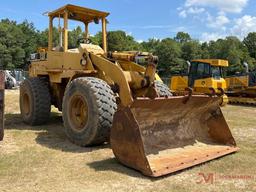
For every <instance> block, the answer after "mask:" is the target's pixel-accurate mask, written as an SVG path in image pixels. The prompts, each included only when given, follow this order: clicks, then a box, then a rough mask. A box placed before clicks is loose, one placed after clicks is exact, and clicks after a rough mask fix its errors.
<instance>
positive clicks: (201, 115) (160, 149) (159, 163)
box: [110, 95, 238, 177]
mask: <svg viewBox="0 0 256 192" xmlns="http://www.w3.org/2000/svg"><path fill="white" fill-rule="evenodd" d="M184 99H185V98H184V97H171V98H168V99H166V98H159V99H155V100H150V99H138V100H135V101H134V103H133V104H132V105H131V106H130V107H126V108H123V109H121V110H119V111H118V112H117V113H116V114H115V116H114V122H113V127H112V129H111V137H110V139H111V147H112V149H113V152H114V154H115V156H116V158H117V159H118V160H119V161H120V162H121V163H123V164H124V165H126V166H128V167H131V168H134V169H136V170H139V171H141V172H142V173H143V174H145V175H148V176H153V177H158V176H161V175H165V174H169V173H172V172H175V171H178V170H182V169H185V168H188V167H191V166H194V165H196V164H199V163H202V162H205V161H209V160H211V159H215V158H218V157H220V156H224V155H226V154H229V153H232V152H235V151H237V150H238V148H237V147H236V143H235V140H234V138H233V137H232V135H231V132H230V130H229V127H228V125H227V123H226V121H225V119H224V117H223V114H222V112H221V109H220V107H219V98H217V97H208V96H202V95H201V96H191V97H190V98H189V100H188V101H187V102H184Z"/></svg>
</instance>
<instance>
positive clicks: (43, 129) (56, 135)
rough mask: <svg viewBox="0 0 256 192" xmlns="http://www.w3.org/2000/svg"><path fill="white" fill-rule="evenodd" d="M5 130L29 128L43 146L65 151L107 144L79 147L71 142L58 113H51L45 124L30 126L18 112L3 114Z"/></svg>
mask: <svg viewBox="0 0 256 192" xmlns="http://www.w3.org/2000/svg"><path fill="white" fill-rule="evenodd" d="M5 129H6V130H21V131H22V130H31V131H35V132H36V135H37V136H36V139H35V141H36V142H37V143H38V144H40V145H43V146H45V147H48V148H51V149H56V150H61V151H65V152H73V153H84V152H91V151H95V150H100V149H104V148H108V147H109V145H108V144H103V145H100V146H93V147H79V146H77V145H75V144H73V143H71V142H70V141H69V140H68V138H67V136H66V134H65V131H64V127H63V122H62V116H61V114H60V113H52V114H51V118H50V120H49V122H48V123H47V124H45V125H40V126H30V125H27V124H25V123H23V121H22V118H21V116H20V114H7V115H5Z"/></svg>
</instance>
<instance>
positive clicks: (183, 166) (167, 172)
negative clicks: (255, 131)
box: [144, 146, 240, 177]
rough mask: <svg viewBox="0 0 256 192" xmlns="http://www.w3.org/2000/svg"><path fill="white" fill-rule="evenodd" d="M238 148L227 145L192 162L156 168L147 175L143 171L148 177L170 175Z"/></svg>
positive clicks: (230, 152) (236, 150)
mask: <svg viewBox="0 0 256 192" xmlns="http://www.w3.org/2000/svg"><path fill="white" fill-rule="evenodd" d="M239 150H240V148H239V147H237V146H229V147H228V150H222V151H219V152H218V153H215V154H211V155H208V156H207V157H205V158H200V159H196V160H193V161H192V162H187V163H182V164H180V165H179V166H176V167H168V168H165V169H161V170H158V171H153V170H152V175H147V174H146V173H144V174H145V175H147V176H150V177H161V176H164V175H170V174H173V173H175V172H177V171H182V170H184V169H187V168H190V167H194V166H196V165H199V164H202V163H204V162H209V161H213V160H215V159H218V158H220V157H223V156H226V155H229V154H232V153H235V152H238V151H239Z"/></svg>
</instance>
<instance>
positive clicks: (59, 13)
mask: <svg viewBox="0 0 256 192" xmlns="http://www.w3.org/2000/svg"><path fill="white" fill-rule="evenodd" d="M108 15H109V13H107V12H102V11H98V10H93V9H88V8H84V7H78V6H74V5H66V6H64V7H61V8H59V9H57V10H56V11H52V12H49V13H48V16H49V21H50V22H49V39H48V40H49V42H48V48H45V49H43V50H41V51H39V52H38V53H35V54H33V55H32V56H31V65H30V66H29V76H30V77H29V78H28V79H26V80H25V81H24V82H23V83H22V84H21V87H20V109H21V116H22V118H23V121H24V122H25V123H28V124H30V125H39V124H44V123H46V122H47V121H48V119H49V116H50V110H51V105H55V106H56V107H57V108H58V109H59V110H60V111H62V117H63V122H64V128H65V132H66V135H67V137H68V138H69V139H70V140H71V141H72V142H74V143H75V144H78V145H80V146H91V145H98V144H102V143H104V142H107V141H109V140H110V144H111V148H112V150H113V153H114V154H115V157H116V158H117V159H118V160H119V161H120V162H121V163H123V164H124V165H126V166H129V167H131V168H134V169H136V170H139V171H141V172H142V173H143V174H145V175H148V176H153V177H157V176H161V175H165V174H168V173H172V172H175V171H178V170H182V169H185V168H188V167H191V166H194V165H197V164H200V163H202V162H206V161H209V160H211V159H215V158H218V157H221V156H224V155H227V154H229V153H233V152H235V151H237V150H238V148H237V147H236V143H235V140H234V138H233V137H232V134H231V132H230V130H229V127H228V125H227V123H226V121H225V119H224V116H223V114H222V112H221V109H220V107H219V97H216V96H212V97H209V96H207V95H186V96H173V97H172V96H170V91H169V90H168V87H167V89H166V87H164V86H162V85H163V83H161V81H157V82H156V80H157V79H159V77H158V76H157V75H156V66H157V62H158V58H157V57H156V56H153V55H152V54H148V55H147V56H145V55H144V56H143V59H146V61H147V65H146V66H145V67H144V66H141V65H138V64H136V63H135V62H136V58H137V59H139V58H140V55H143V54H140V53H139V52H136V53H132V52H130V53H129V52H112V53H109V52H108V51H107V38H106V37H107V33H106V25H107V20H106V17H107V16H108ZM54 19H59V21H60V20H61V21H63V23H64V27H63V28H62V27H59V28H60V30H59V31H60V33H61V34H62V33H63V35H60V37H61V39H60V43H59V45H58V46H57V47H54V46H53V41H52V39H53V38H52V32H53V23H54V22H53V20H54ZM69 20H76V21H81V22H82V23H84V24H85V37H84V38H83V39H81V40H80V41H79V42H78V47H77V48H74V49H69V48H68V21H69ZM100 22H101V24H102V42H103V43H102V44H103V45H102V48H101V47H100V46H98V45H93V44H92V43H91V41H90V39H89V33H88V30H89V26H90V25H91V24H92V23H96V24H99V23H100ZM59 23H60V22H59ZM62 42H63V43H62ZM216 71H217V72H218V68H217V69H216ZM217 72H216V73H217ZM159 88H160V89H159ZM163 89H164V90H165V91H164V92H163V91H162V90H163Z"/></svg>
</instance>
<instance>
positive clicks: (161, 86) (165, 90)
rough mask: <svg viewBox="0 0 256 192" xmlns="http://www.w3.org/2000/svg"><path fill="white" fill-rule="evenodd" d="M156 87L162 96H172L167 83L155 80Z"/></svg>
mask: <svg viewBox="0 0 256 192" xmlns="http://www.w3.org/2000/svg"><path fill="white" fill-rule="evenodd" d="M155 88H156V91H157V93H158V94H159V96H160V97H170V96H172V93H171V91H170V89H169V87H168V86H167V85H165V84H164V83H163V82H161V81H155Z"/></svg>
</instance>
